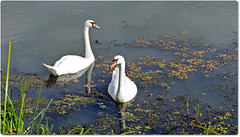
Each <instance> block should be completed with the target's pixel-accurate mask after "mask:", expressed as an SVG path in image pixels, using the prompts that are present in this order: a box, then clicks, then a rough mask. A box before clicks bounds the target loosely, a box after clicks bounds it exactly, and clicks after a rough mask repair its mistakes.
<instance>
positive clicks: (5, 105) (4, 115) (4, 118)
mask: <svg viewBox="0 0 240 137" xmlns="http://www.w3.org/2000/svg"><path fill="white" fill-rule="evenodd" d="M10 56H11V41H9V49H8V63H7V77H6V88H5V102H4V113H3V124H4V125H2V126H3V130H2V134H5V128H6V124H5V122H6V111H7V95H8V79H9V69H10Z"/></svg>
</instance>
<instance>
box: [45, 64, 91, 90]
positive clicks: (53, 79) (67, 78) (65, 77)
mask: <svg viewBox="0 0 240 137" xmlns="http://www.w3.org/2000/svg"><path fill="white" fill-rule="evenodd" d="M94 65H95V62H93V63H92V64H91V65H89V67H87V68H85V69H83V70H80V71H79V72H77V73H75V74H70V75H62V76H53V75H52V74H50V75H49V78H48V80H47V82H46V90H47V89H49V88H51V87H52V86H53V85H55V84H56V83H58V82H70V81H74V80H76V79H77V78H79V77H81V76H82V75H83V74H84V73H86V72H87V73H86V74H87V76H86V85H85V91H86V93H87V94H89V93H90V91H91V89H90V88H91V86H90V85H91V75H92V70H93V67H94Z"/></svg>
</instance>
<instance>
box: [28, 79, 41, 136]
mask: <svg viewBox="0 0 240 137" xmlns="http://www.w3.org/2000/svg"><path fill="white" fill-rule="evenodd" d="M41 91H42V84H41V86H40V90H39V93H38V98H37V102H36V106H35V111H34V114H33V118H35V115H36V112H37V106H38V102H39V99H40V94H41ZM34 120H35V119H33V121H32V125H31V130H30V134H32V129H33V123H34Z"/></svg>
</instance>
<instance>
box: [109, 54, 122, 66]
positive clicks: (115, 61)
mask: <svg viewBox="0 0 240 137" xmlns="http://www.w3.org/2000/svg"><path fill="white" fill-rule="evenodd" d="M122 63H125V59H124V57H123V56H121V55H116V56H115V57H114V59H113V62H112V65H111V66H110V68H114V67H115V66H116V65H119V64H122Z"/></svg>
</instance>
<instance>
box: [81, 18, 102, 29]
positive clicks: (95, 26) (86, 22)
mask: <svg viewBox="0 0 240 137" xmlns="http://www.w3.org/2000/svg"><path fill="white" fill-rule="evenodd" d="M84 25H85V27H88V28H92V27H93V28H96V29H100V27H99V26H98V25H97V24H96V23H95V21H93V20H86V21H85V24H84Z"/></svg>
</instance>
